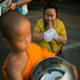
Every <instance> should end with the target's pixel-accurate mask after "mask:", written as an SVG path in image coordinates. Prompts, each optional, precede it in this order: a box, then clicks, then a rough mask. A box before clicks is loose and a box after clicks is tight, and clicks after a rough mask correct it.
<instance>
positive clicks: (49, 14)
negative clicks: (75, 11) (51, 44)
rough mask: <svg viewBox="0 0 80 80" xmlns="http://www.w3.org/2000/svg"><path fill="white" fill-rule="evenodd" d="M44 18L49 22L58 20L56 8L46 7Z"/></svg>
mask: <svg viewBox="0 0 80 80" xmlns="http://www.w3.org/2000/svg"><path fill="white" fill-rule="evenodd" d="M44 18H45V21H46V22H47V23H48V22H50V21H51V22H52V23H54V21H55V20H56V10H55V9H54V8H48V9H46V10H45V13H44Z"/></svg>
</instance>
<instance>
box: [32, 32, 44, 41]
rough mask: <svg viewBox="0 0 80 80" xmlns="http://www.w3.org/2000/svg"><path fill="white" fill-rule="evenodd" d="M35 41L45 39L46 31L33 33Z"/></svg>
mask: <svg viewBox="0 0 80 80" xmlns="http://www.w3.org/2000/svg"><path fill="white" fill-rule="evenodd" d="M32 38H33V41H37V42H39V41H41V40H43V39H44V32H40V33H36V34H35V33H33V37H32Z"/></svg>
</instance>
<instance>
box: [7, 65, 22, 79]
mask: <svg viewBox="0 0 80 80" xmlns="http://www.w3.org/2000/svg"><path fill="white" fill-rule="evenodd" d="M7 72H8V75H9V77H10V79H11V80H23V79H22V69H21V65H20V64H13V65H12V66H9V65H8V67H7Z"/></svg>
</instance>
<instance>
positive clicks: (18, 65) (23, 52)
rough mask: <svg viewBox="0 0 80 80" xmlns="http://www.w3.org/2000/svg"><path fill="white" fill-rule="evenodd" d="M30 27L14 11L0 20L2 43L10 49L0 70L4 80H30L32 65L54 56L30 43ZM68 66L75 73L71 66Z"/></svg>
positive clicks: (23, 17)
mask: <svg viewBox="0 0 80 80" xmlns="http://www.w3.org/2000/svg"><path fill="white" fill-rule="evenodd" d="M5 19H6V21H5ZM30 26H31V25H30V22H29V20H27V19H26V17H25V16H23V15H22V14H21V13H19V12H16V11H8V12H6V13H4V14H3V15H2V16H1V18H0V29H1V32H2V34H3V41H4V43H5V44H6V45H7V46H10V47H11V48H12V51H11V52H10V53H9V55H8V56H7V58H6V60H5V63H4V66H3V69H2V72H3V74H4V76H5V79H6V80H31V77H30V76H31V71H32V68H33V67H34V65H35V64H36V63H37V62H38V61H40V60H42V59H43V58H46V57H51V56H53V57H54V56H55V54H54V53H48V51H47V50H46V49H41V48H40V47H39V46H38V45H36V44H33V43H31V30H30V29H31V28H30ZM70 66H71V67H72V68H74V71H76V69H75V67H74V66H73V65H71V64H70ZM74 73H76V72H74ZM76 77H77V76H76ZM58 80H59V79H58Z"/></svg>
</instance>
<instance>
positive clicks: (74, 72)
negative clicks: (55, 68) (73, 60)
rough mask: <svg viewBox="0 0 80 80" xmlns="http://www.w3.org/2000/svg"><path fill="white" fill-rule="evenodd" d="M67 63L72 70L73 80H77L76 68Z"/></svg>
mask: <svg viewBox="0 0 80 80" xmlns="http://www.w3.org/2000/svg"><path fill="white" fill-rule="evenodd" d="M67 63H68V65H69V66H70V67H71V68H72V70H73V75H74V77H75V80H78V72H77V69H76V67H75V66H74V65H72V64H70V63H69V62H67Z"/></svg>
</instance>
